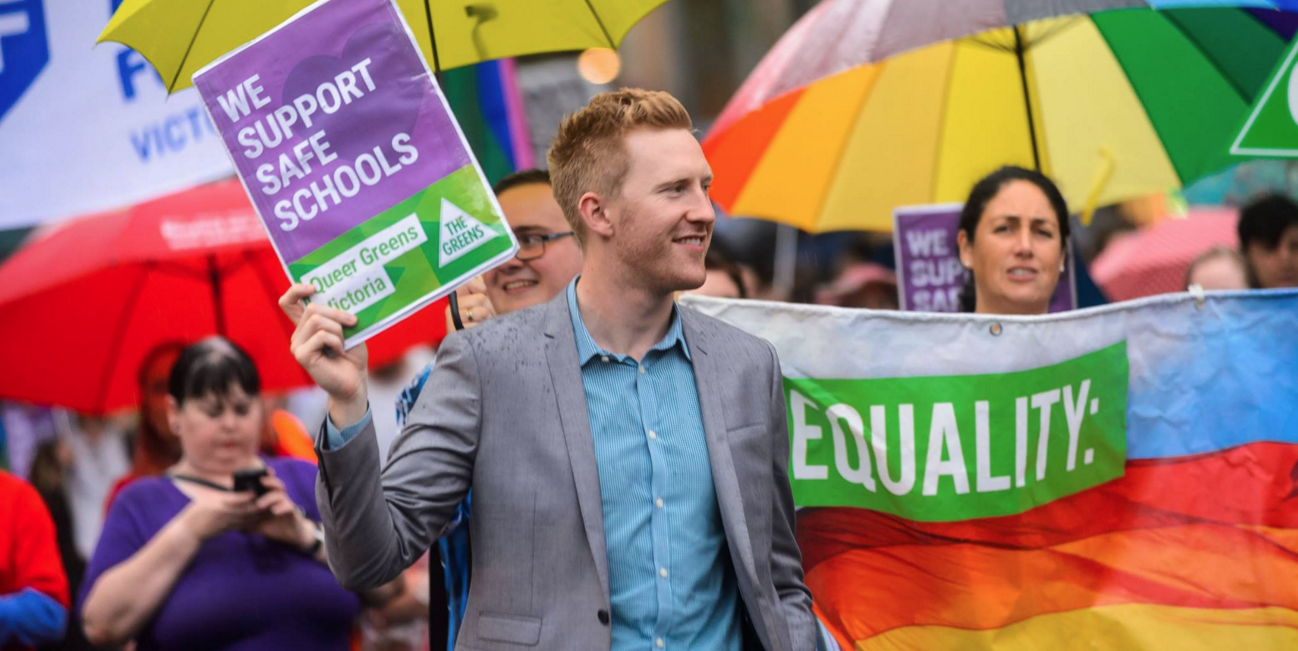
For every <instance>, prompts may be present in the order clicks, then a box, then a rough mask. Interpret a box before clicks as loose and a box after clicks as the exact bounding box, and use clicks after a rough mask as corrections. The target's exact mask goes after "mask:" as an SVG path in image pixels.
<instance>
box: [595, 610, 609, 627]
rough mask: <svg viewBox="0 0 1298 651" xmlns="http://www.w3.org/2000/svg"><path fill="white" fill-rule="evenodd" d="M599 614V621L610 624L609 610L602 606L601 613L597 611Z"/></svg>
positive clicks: (606, 624)
mask: <svg viewBox="0 0 1298 651" xmlns="http://www.w3.org/2000/svg"><path fill="white" fill-rule="evenodd" d="M597 616H598V617H599V623H601V624H603V625H605V626H608V611H607V610H604V609H603V608H601V609H600V611H599V613H597Z"/></svg>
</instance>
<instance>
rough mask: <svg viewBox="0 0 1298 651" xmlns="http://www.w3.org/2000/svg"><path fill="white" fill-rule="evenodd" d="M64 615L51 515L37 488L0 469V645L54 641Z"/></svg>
mask: <svg viewBox="0 0 1298 651" xmlns="http://www.w3.org/2000/svg"><path fill="white" fill-rule="evenodd" d="M67 619H68V578H67V575H66V574H64V572H63V561H61V560H60V559H59V547H58V543H57V539H56V538H55V535H54V520H53V519H52V518H50V512H49V511H48V510H47V509H46V508H45V503H44V502H42V501H41V498H40V494H39V493H37V492H36V489H35V488H32V487H31V486H30V485H29V484H27V482H24V481H23V480H21V479H19V478H17V477H14V476H13V475H10V474H9V473H6V472H4V471H0V649H3V650H4V651H10V650H11V649H30V648H33V647H36V646H40V645H43V644H51V643H54V642H58V641H59V640H61V639H63V628H64V626H65V625H66V624H67Z"/></svg>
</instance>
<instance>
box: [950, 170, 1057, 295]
mask: <svg viewBox="0 0 1298 651" xmlns="http://www.w3.org/2000/svg"><path fill="white" fill-rule="evenodd" d="M957 241H958V243H959V246H960V262H961V263H962V264H964V265H965V267H967V268H969V269H971V270H973V273H974V285H975V289H976V290H977V306H976V308H975V312H978V313H982V314H1045V313H1046V312H1047V310H1048V309H1049V306H1050V297H1051V295H1052V294H1054V291H1055V286H1056V285H1057V284H1059V274H1060V272H1061V271H1062V266H1063V264H1064V250H1063V242H1062V239H1061V236H1060V233H1059V219H1058V217H1056V215H1055V210H1054V208H1053V207H1052V206H1051V205H1050V200H1049V199H1047V198H1046V194H1045V193H1044V192H1042V191H1041V189H1040V188H1038V187H1037V186H1036V185H1034V184H1033V183H1031V182H1029V181H1022V180H1015V181H1010V182H1008V183H1006V184H1005V185H1004V186H1002V187H1001V189H1000V191H999V192H997V193H996V196H994V197H992V199H991V201H989V202H987V207H986V208H984V209H983V214H982V218H981V219H980V220H979V221H978V226H977V230H976V232H975V233H974V234H973V237H972V241H971V238H970V237H969V234H968V233H966V232H964V231H960V233H959V234H958V236H957Z"/></svg>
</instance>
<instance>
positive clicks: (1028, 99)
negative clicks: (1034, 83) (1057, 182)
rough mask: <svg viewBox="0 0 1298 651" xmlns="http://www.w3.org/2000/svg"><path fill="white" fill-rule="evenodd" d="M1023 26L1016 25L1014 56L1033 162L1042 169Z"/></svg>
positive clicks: (1037, 169)
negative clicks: (1021, 87)
mask: <svg viewBox="0 0 1298 651" xmlns="http://www.w3.org/2000/svg"><path fill="white" fill-rule="evenodd" d="M1021 30H1022V28H1021V27H1018V26H1015V27H1014V56H1015V58H1017V59H1018V63H1019V80H1020V81H1021V82H1023V110H1024V112H1026V114H1027V116H1028V138H1029V139H1030V140H1031V142H1032V164H1033V166H1034V168H1035V169H1036V171H1038V172H1040V171H1041V150H1040V148H1039V147H1038V145H1037V124H1036V120H1034V119H1033V115H1032V91H1031V90H1029V89H1028V64H1027V53H1026V52H1025V51H1024V45H1023V36H1022V31H1021Z"/></svg>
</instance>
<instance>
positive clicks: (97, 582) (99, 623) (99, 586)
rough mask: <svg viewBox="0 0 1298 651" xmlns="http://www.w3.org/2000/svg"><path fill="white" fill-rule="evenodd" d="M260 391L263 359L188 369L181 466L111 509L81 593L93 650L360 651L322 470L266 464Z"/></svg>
mask: <svg viewBox="0 0 1298 651" xmlns="http://www.w3.org/2000/svg"><path fill="white" fill-rule="evenodd" d="M259 391H260V380H259V378H258V376H257V370H256V367H255V366H254V365H253V363H252V360H251V359H249V358H248V355H247V354H246V353H244V352H243V351H242V350H241V349H239V348H238V347H236V346H235V345H234V344H232V343H230V342H229V341H226V340H224V339H220V338H212V339H207V340H204V341H202V342H199V343H197V344H194V345H193V346H190V347H189V348H186V349H185V350H184V352H182V353H181V355H180V358H179V359H178V360H176V364H175V366H174V367H173V369H172V372H171V377H170V382H169V393H170V400H169V402H170V408H169V417H170V419H171V426H172V429H173V431H175V432H176V433H177V435H178V436H179V437H180V442H181V448H182V450H183V452H182V456H181V459H180V462H179V463H177V464H176V465H175V466H173V467H172V468H171V469H170V470H169V471H168V472H167V474H166V475H165V476H162V477H155V478H146V479H141V480H138V481H136V482H134V483H133V484H131V485H130V486H129V487H127V488H126V490H124V491H123V492H122V494H121V495H120V496H119V497H118V498H117V500H116V501H115V502H114V503H113V506H112V509H111V511H110V512H109V514H108V518H107V520H106V521H105V522H104V528H103V533H102V534H101V535H100V538H99V543H98V545H97V546H96V548H95V553H94V556H93V557H92V558H91V560H90V567H89V568H88V570H87V572H86V579H85V582H84V584H83V587H82V595H81V600H80V603H82V604H83V606H82V621H83V624H84V626H85V631H86V635H87V637H88V638H89V639H90V641H91V642H93V643H95V644H97V645H119V644H123V643H125V642H127V641H129V640H135V641H136V642H137V647H136V648H137V649H138V650H139V651H149V650H150V649H186V650H191V649H192V650H198V649H227V650H232V649H238V650H249V651H252V650H272V649H274V650H278V649H302V650H307V651H311V650H328V649H336V650H338V651H346V650H347V649H348V648H349V646H350V637H351V630H352V623H353V621H354V619H355V617H356V615H357V614H358V613H359V612H360V610H361V601H362V596H359V595H357V594H355V593H352V592H348V591H347V590H344V589H343V588H342V587H340V586H339V585H338V583H337V581H336V580H335V579H334V577H333V575H332V574H331V573H330V572H329V569H328V567H326V566H325V561H324V558H325V557H324V549H323V538H322V536H321V533H320V532H321V529H320V526H319V524H318V521H319V517H320V515H319V512H318V511H317V509H316V504H315V500H314V485H315V475H316V468H315V466H313V465H311V464H309V463H306V462H303V461H298V460H294V459H263V458H261V457H258V456H257V444H258V436H259V433H260V431H261V426H262V422H263V414H262V407H261V402H260V399H259V396H258V394H259ZM247 470H254V471H255V470H264V471H265V475H264V476H263V477H261V478H260V479H256V478H254V479H251V484H250V485H245V484H244V483H240V482H239V481H238V480H236V479H235V473H236V471H247ZM258 484H259V485H258ZM250 486H252V487H250ZM253 488H255V490H254V489H253ZM240 489H242V490H240ZM390 592H391V590H385V589H382V588H381V589H380V590H379V591H376V592H375V593H374V594H371V595H367V597H368V598H369V599H368V600H367V603H377V602H379V601H382V600H383V599H385V598H388V597H391V596H392V595H391V594H390Z"/></svg>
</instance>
